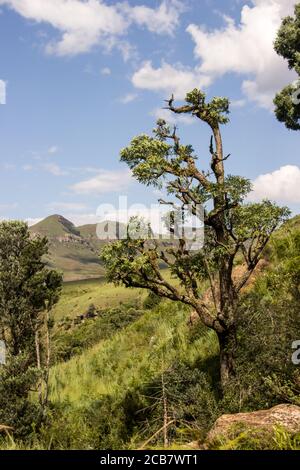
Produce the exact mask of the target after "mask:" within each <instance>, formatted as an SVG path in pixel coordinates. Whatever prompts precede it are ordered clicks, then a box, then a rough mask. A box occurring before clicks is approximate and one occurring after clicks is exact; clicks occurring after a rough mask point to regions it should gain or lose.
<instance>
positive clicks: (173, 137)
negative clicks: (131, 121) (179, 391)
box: [102, 89, 289, 384]
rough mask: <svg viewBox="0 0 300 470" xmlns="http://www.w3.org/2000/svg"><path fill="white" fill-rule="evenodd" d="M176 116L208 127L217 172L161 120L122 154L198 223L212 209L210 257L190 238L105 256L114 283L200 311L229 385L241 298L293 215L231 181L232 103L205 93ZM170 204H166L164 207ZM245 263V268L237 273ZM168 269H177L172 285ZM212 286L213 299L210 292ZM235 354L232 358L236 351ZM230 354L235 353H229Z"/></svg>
mask: <svg viewBox="0 0 300 470" xmlns="http://www.w3.org/2000/svg"><path fill="white" fill-rule="evenodd" d="M168 109H169V110H170V111H171V112H173V113H175V114H180V113H188V114H191V115H192V116H194V117H195V118H198V119H199V120H200V121H202V122H204V123H206V124H208V126H209V128H210V130H211V132H212V137H211V140H210V145H209V155H210V157H209V161H210V169H208V170H206V171H205V170H202V169H201V166H202V164H203V163H205V162H203V160H202V159H201V160H200V158H199V157H198V156H197V155H196V153H195V151H194V149H193V147H192V146H191V145H184V144H182V143H181V140H180V138H179V137H178V135H177V129H176V127H175V128H174V129H171V128H170V126H168V124H167V123H166V121H164V120H162V119H160V120H159V121H158V122H157V127H156V128H155V129H154V131H153V136H148V135H145V134H143V135H140V136H138V137H135V138H134V139H133V140H132V142H131V144H130V145H129V146H128V147H127V148H125V149H123V150H122V151H121V160H122V161H124V162H126V163H127V164H128V166H129V167H130V169H131V170H132V172H133V175H134V176H135V177H136V179H137V180H138V181H140V182H141V183H143V184H146V185H148V186H149V185H153V186H156V187H157V186H160V187H164V188H165V189H166V191H167V193H168V195H169V196H170V198H175V199H177V200H178V201H179V202H180V203H181V204H184V205H188V207H189V210H190V212H191V213H192V214H193V215H195V216H198V214H199V212H198V210H197V208H198V206H199V205H201V206H203V208H204V220H203V222H204V227H205V241H204V246H203V249H202V250H198V251H195V252H193V251H190V250H189V246H188V242H187V240H186V239H185V238H184V237H182V238H180V239H179V240H178V241H177V242H176V243H173V244H172V245H171V246H168V245H167V244H166V245H164V244H162V243H161V242H160V241H157V240H147V239H141V238H138V239H136V238H135V237H130V236H129V237H128V238H127V239H125V240H119V241H117V242H116V243H113V244H108V245H107V246H106V247H105V248H104V249H103V251H102V259H103V260H104V263H105V266H106V269H107V275H108V278H109V280H110V281H113V282H115V283H122V284H124V285H125V286H127V287H139V288H146V289H150V290H151V291H152V292H154V293H155V294H157V295H159V296H161V297H165V298H168V299H171V300H174V301H180V302H183V303H184V304H187V305H189V306H190V307H192V308H193V309H194V310H195V311H196V312H197V313H198V315H199V317H200V319H201V320H202V322H203V323H204V324H205V325H206V326H207V327H209V328H212V329H213V330H214V331H215V332H216V333H217V335H218V338H219V342H220V350H221V381H222V383H223V384H225V382H226V381H227V380H228V378H229V375H230V373H231V371H232V370H233V350H234V343H235V322H236V315H237V306H238V299H239V295H240V291H241V289H242V288H243V286H244V285H245V284H246V282H247V281H248V279H249V278H250V276H251V274H252V273H253V271H254V269H255V267H256V266H257V264H258V262H259V260H260V258H261V256H262V252H263V250H264V248H265V246H266V244H267V242H268V240H269V238H270V236H271V234H272V233H273V231H274V230H275V229H276V227H277V226H278V224H280V223H281V222H282V221H283V220H285V218H286V217H287V216H288V214H289V211H288V209H287V208H280V207H278V206H277V205H276V204H273V203H272V202H270V201H267V200H266V201H263V202H261V203H253V204H251V203H248V202H245V198H246V196H247V194H248V193H249V191H250V189H251V183H250V181H249V180H248V179H246V178H243V177H241V176H233V175H226V174H225V169H224V162H225V161H226V160H227V159H228V158H229V156H230V155H224V152H223V143H222V137H221V131H220V125H223V124H226V123H228V121H229V118H228V114H229V101H228V100H227V99H226V98H220V97H216V98H213V99H212V100H211V101H210V102H208V101H207V100H206V96H205V94H204V93H203V92H201V91H200V90H197V89H195V90H193V91H192V92H190V93H188V94H187V96H186V100H185V104H184V105H183V106H180V107H175V106H174V97H173V96H172V97H171V99H170V100H168ZM161 202H163V203H166V201H161ZM238 257H241V259H242V260H243V269H242V270H241V271H240V272H239V274H238V275H237V273H236V272H234V267H235V263H236V260H237V258H238ZM162 264H164V265H165V266H166V267H168V268H169V271H170V272H171V275H172V278H174V279H176V282H175V281H174V280H170V279H168V276H167V275H166V271H164V270H162V269H161V266H162ZM206 285H208V286H209V290H210V294H209V295H206V294H205V293H204V286H206ZM228 350H230V352H228ZM225 351H227V352H225Z"/></svg>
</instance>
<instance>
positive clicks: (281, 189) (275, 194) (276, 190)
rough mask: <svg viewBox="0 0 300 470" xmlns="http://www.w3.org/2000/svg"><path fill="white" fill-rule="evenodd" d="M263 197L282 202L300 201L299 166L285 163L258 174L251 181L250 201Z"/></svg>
mask: <svg viewBox="0 0 300 470" xmlns="http://www.w3.org/2000/svg"><path fill="white" fill-rule="evenodd" d="M264 198H268V199H271V200H275V201H279V202H283V203H291V204H293V203H300V167H298V166H296V165H286V166H282V167H281V168H279V170H275V171H273V172H272V173H266V174H263V175H260V176H258V177H257V178H256V179H255V180H254V182H253V191H252V192H251V193H250V195H249V199H250V200H251V201H257V200H261V199H264Z"/></svg>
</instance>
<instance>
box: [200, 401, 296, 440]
mask: <svg viewBox="0 0 300 470" xmlns="http://www.w3.org/2000/svg"><path fill="white" fill-rule="evenodd" d="M239 425H241V426H242V428H243V429H251V430H265V431H269V432H270V433H271V432H272V431H273V430H274V426H275V425H279V426H282V427H284V429H285V430H286V431H287V432H288V433H290V434H295V433H297V432H300V407H299V406H296V405H277V406H274V407H273V408H270V409H269V410H260V411H253V412H249V413H236V414H228V415H222V416H220V418H218V419H217V421H216V422H215V424H214V425H213V427H212V429H211V430H210V432H209V433H208V435H207V438H206V445H209V444H210V443H212V442H213V441H215V440H217V439H218V438H220V437H222V438H226V437H229V436H230V434H232V431H233V429H234V428H235V427H236V426H239Z"/></svg>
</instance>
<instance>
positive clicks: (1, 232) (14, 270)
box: [0, 222, 62, 436]
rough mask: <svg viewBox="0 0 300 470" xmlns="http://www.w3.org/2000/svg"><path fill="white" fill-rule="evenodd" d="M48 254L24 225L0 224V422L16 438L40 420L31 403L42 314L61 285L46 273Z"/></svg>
mask: <svg viewBox="0 0 300 470" xmlns="http://www.w3.org/2000/svg"><path fill="white" fill-rule="evenodd" d="M46 253H47V240H46V239H45V238H41V237H35V238H31V237H30V234H29V230H28V227H27V225H26V224H25V223H23V222H1V223H0V335H1V339H2V340H4V341H5V345H6V349H7V355H6V364H3V365H1V366H0V376H1V378H0V400H1V405H0V422H1V423H3V424H6V425H11V426H13V427H14V430H15V431H14V432H15V435H16V436H23V435H25V434H26V433H30V432H31V431H33V428H34V427H35V426H37V425H38V424H39V423H40V418H41V409H40V408H39V406H38V404H37V403H34V402H31V401H30V399H29V393H30V392H31V391H33V390H35V389H36V387H37V381H38V379H40V378H41V375H42V374H41V372H42V371H41V369H40V367H41V363H40V362H41V361H40V356H41V355H42V348H41V347H40V345H38V344H39V340H37V338H38V335H39V334H40V333H41V331H42V330H43V328H46V330H48V329H49V327H50V322H48V319H49V318H48V315H45V312H46V311H47V312H48V313H49V311H50V310H51V308H52V306H53V305H54V304H55V303H56V302H57V301H58V298H59V293H60V288H61V284H62V278H61V275H60V274H59V273H57V272H55V271H51V270H49V269H47V268H46V267H45V263H44V261H43V256H44V255H45V254H46ZM37 349H39V352H40V355H39V357H38V355H37ZM37 368H39V369H40V370H37Z"/></svg>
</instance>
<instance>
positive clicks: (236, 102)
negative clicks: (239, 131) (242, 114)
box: [230, 100, 246, 108]
mask: <svg viewBox="0 0 300 470" xmlns="http://www.w3.org/2000/svg"><path fill="white" fill-rule="evenodd" d="M245 105H246V100H231V101H230V106H231V107H232V108H243V107H244V106H245Z"/></svg>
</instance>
